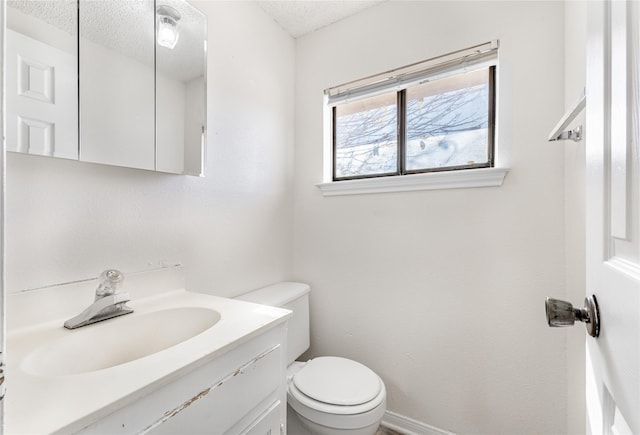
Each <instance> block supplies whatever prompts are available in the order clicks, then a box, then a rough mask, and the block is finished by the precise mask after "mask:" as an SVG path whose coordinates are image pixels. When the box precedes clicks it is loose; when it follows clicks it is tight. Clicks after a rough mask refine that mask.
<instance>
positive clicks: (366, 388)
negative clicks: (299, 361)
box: [293, 356, 381, 406]
mask: <svg viewBox="0 0 640 435" xmlns="http://www.w3.org/2000/svg"><path fill="white" fill-rule="evenodd" d="M293 383H294V384H295V386H296V388H297V389H298V390H300V392H301V393H303V394H305V395H306V396H309V397H311V398H312V399H314V400H317V401H319V402H324V403H328V404H332V405H347V406H353V405H360V404H363V403H366V402H369V401H371V400H373V399H374V398H376V396H378V394H379V393H380V389H381V385H380V378H378V376H377V375H376V374H375V373H374V372H373V371H371V369H369V368H368V367H366V366H364V365H362V364H360V363H359V362H356V361H353V360H350V359H346V358H340V357H335V356H323V357H319V358H314V359H312V360H311V361H309V363H308V364H307V365H306V366H305V367H304V368H303V369H302V370H300V371H299V372H298V373H296V375H295V376H294V377H293Z"/></svg>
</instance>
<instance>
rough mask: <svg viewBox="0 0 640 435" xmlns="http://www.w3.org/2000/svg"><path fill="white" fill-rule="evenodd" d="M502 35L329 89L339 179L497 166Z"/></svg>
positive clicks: (334, 169) (333, 177)
mask: <svg viewBox="0 0 640 435" xmlns="http://www.w3.org/2000/svg"><path fill="white" fill-rule="evenodd" d="M496 63H497V41H494V42H491V43H487V44H482V45H480V46H476V47H472V48H470V49H465V50H460V51H459V52H455V53H451V54H448V55H445V56H440V57H438V58H435V59H431V60H429V61H425V62H420V63H417V64H413V65H409V66H407V67H403V68H400V69H397V70H394V71H391V72H388V73H383V74H380V75H376V76H372V77H368V78H365V79H362V80H358V81H355V82H351V83H347V84H345V85H341V86H338V87H334V88H331V89H328V90H327V91H325V94H326V102H327V108H328V109H329V110H330V116H329V118H328V120H329V122H330V128H329V129H328V130H327V132H328V131H330V132H331V160H332V162H331V166H332V167H331V180H332V181H334V182H335V181H343V180H354V179H364V178H379V177H387V176H401V175H410V174H418V173H424V172H441V171H454V170H463V169H477V168H492V167H493V166H494V142H495V140H494V138H495V82H496V80H495V78H496Z"/></svg>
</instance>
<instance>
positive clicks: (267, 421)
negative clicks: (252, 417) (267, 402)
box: [241, 400, 287, 435]
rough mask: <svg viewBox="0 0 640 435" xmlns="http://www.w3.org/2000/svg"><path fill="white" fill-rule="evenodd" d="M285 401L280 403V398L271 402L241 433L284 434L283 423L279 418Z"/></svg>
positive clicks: (255, 434)
mask: <svg viewBox="0 0 640 435" xmlns="http://www.w3.org/2000/svg"><path fill="white" fill-rule="evenodd" d="M285 406H287V405H286V403H282V402H281V401H280V400H277V401H275V402H274V403H272V404H271V406H270V407H269V408H267V410H266V411H265V412H264V413H262V415H260V417H258V419H257V420H256V421H254V422H253V423H251V425H250V426H249V427H248V428H247V429H246V430H245V431H243V432H241V434H242V435H278V434H284V425H283V424H282V422H281V420H280V416H281V414H282V408H284V407H285Z"/></svg>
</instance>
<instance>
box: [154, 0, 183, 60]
mask: <svg viewBox="0 0 640 435" xmlns="http://www.w3.org/2000/svg"><path fill="white" fill-rule="evenodd" d="M156 15H157V17H158V45H161V46H163V47H167V48H169V49H171V50H173V48H174V47H175V46H176V44H177V43H178V37H179V36H180V29H179V28H178V21H180V18H181V15H180V12H178V11H177V10H175V9H174V8H172V7H171V6H166V5H162V6H158V8H157V10H156Z"/></svg>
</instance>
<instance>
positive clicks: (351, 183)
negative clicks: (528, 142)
mask: <svg viewBox="0 0 640 435" xmlns="http://www.w3.org/2000/svg"><path fill="white" fill-rule="evenodd" d="M498 46H499V42H498V41H497V40H493V41H490V42H487V43H483V44H478V45H476V46H473V47H470V48H465V49H462V50H458V51H455V52H452V53H448V54H445V55H442V56H437V57H434V58H431V59H428V60H425V61H421V62H417V63H415V64H411V65H407V66H405V67H401V68H397V69H394V70H392V71H387V72H384V73H381V74H376V75H373V76H369V77H365V78H363V79H359V80H355V81H351V82H348V83H345V84H342V85H339V86H335V87H332V88H328V89H326V90H325V96H324V123H323V124H324V127H323V131H324V133H323V136H324V140H323V142H324V146H323V149H324V151H323V161H324V163H323V181H322V182H321V183H317V184H316V186H317V187H318V188H319V189H320V190H321V191H322V194H323V195H325V196H333V195H349V194H362V193H379V192H397V191H414V190H432V189H449V188H469V187H492V186H501V185H502V183H503V181H504V178H505V176H506V174H507V173H508V172H509V168H508V167H507V166H504V165H505V163H507V161H506V159H508V157H506V158H505V156H502V157H500V156H501V155H502V154H503V153H502V152H501V151H500V149H501V148H504V144H502V146H499V126H498V119H499V103H498V101H499V93H500V91H499V67H498V65H499V62H498ZM483 68H487V69H489V95H488V98H489V100H490V101H489V102H488V103H489V107H490V108H491V110H488V115H489V118H488V124H487V128H488V130H489V131H488V138H489V143H488V144H487V147H488V151H489V152H488V156H487V157H488V158H487V162H483V163H477V164H475V163H474V164H470V165H462V166H448V167H435V168H427V169H415V170H403V172H402V173H401V172H400V168H404V167H405V164H406V162H405V155H404V153H405V149H406V146H405V140H406V131H405V127H404V124H405V120H404V119H402V118H403V117H404V113H403V114H399V116H398V122H399V123H401V125H399V128H398V136H399V139H401V141H402V143H401V144H400V143H399V144H398V149H399V153H398V170H397V171H396V172H393V173H387V174H365V175H358V176H346V177H335V175H336V173H335V168H336V159H337V156H336V154H337V153H336V150H335V144H336V137H335V136H336V131H335V128H334V125H335V121H336V118H335V116H336V111H335V107H336V106H338V105H339V104H341V103H348V102H351V101H356V100H359V99H362V98H367V97H371V96H375V95H380V94H383V93H388V92H396V94H397V95H398V96H400V95H402V97H398V98H403V99H405V100H406V98H405V97H406V95H405V92H404V90H405V89H407V88H410V87H412V86H415V85H417V84H419V83H420V82H421V81H424V80H425V79H426V78H429V79H430V80H436V79H439V78H445V77H451V76H455V75H457V74H460V73H462V72H464V71H472V70H479V69H483ZM405 102H406V101H401V104H402V106H404V104H405ZM399 106H400V104H399ZM403 112H404V110H403ZM503 151H504V150H503Z"/></svg>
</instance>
